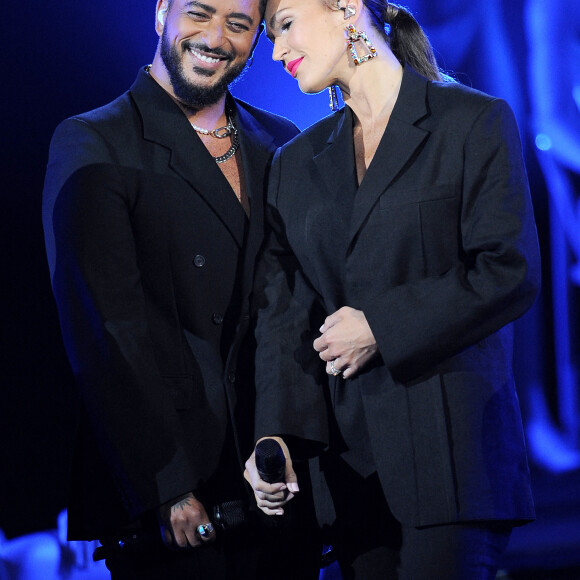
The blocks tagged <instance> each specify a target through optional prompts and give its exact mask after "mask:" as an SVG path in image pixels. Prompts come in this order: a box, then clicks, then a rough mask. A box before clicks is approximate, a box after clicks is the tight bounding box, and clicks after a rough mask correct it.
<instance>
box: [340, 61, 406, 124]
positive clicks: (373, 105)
mask: <svg viewBox="0 0 580 580" xmlns="http://www.w3.org/2000/svg"><path fill="white" fill-rule="evenodd" d="M385 52H386V55H385V56H382V55H381V56H379V57H377V58H376V59H373V60H372V61H369V62H367V63H363V64H361V65H360V66H358V67H356V69H355V70H354V72H353V73H352V74H351V76H350V78H349V80H348V83H345V84H344V86H343V85H342V83H341V84H340V88H341V90H342V93H343V97H344V102H345V103H346V104H347V105H348V106H349V107H350V108H351V109H352V111H353V113H354V114H355V117H356V120H357V122H358V123H360V124H361V125H362V126H363V127H365V126H370V127H374V126H377V125H382V124H385V125H386V123H387V121H388V119H389V118H390V116H391V112H392V110H393V108H394V106H395V103H396V101H397V97H398V96H399V89H400V87H401V80H402V78H403V67H402V66H401V65H400V63H399V61H398V60H397V59H396V58H395V56H394V55H393V54H392V53H391V52H390V51H385Z"/></svg>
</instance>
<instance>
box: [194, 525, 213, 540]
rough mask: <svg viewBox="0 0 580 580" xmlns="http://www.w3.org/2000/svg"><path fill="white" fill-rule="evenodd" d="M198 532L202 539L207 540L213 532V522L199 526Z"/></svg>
mask: <svg viewBox="0 0 580 580" xmlns="http://www.w3.org/2000/svg"><path fill="white" fill-rule="evenodd" d="M197 533H198V534H199V537H200V538H201V539H202V540H207V539H209V537H210V536H211V534H212V533H213V524H212V523H211V522H209V523H207V524H202V525H201V526H197Z"/></svg>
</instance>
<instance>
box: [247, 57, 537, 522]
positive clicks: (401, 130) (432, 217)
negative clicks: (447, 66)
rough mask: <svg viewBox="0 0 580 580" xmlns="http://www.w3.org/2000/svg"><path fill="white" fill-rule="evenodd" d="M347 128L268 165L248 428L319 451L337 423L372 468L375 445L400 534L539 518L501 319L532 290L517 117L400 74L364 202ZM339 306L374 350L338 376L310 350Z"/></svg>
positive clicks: (460, 91)
mask: <svg viewBox="0 0 580 580" xmlns="http://www.w3.org/2000/svg"><path fill="white" fill-rule="evenodd" d="M352 127H353V114H352V112H351V111H350V109H349V108H348V107H345V108H343V109H342V110H341V111H339V112H337V113H335V114H334V115H331V116H330V117H328V118H326V119H323V120H322V121H320V122H319V123H318V124H316V125H315V126H313V127H311V128H309V129H308V130H306V131H304V132H303V133H302V134H301V135H299V136H298V137H297V138H295V139H294V140H293V141H291V142H290V143H288V144H287V145H286V146H284V147H282V148H281V149H280V150H279V151H278V152H277V154H276V157H275V159H274V162H273V166H272V171H271V178H270V185H269V193H268V206H269V207H268V213H269V215H270V226H271V228H270V229H271V233H270V234H269V235H268V239H269V241H268V242H267V245H266V247H265V251H264V255H263V258H262V260H261V265H260V267H259V283H258V287H260V288H261V290H260V292H259V298H258V300H257V307H258V326H257V335H256V337H257V340H258V354H257V362H256V364H257V370H256V377H257V382H256V388H257V412H256V417H257V433H256V435H257V436H262V435H266V434H268V433H279V434H287V435H293V436H295V438H300V439H301V440H302V441H310V442H318V444H319V446H321V447H322V446H324V445H327V444H328V438H329V430H330V429H329V419H328V416H332V418H333V419H332V420H335V419H336V421H337V423H338V430H336V429H335V430H330V431H332V432H333V433H334V434H336V432H337V431H338V432H340V434H341V435H343V439H345V441H340V443H336V441H335V442H334V445H335V449H334V451H335V452H336V453H341V454H342V456H343V457H344V458H345V460H346V461H347V462H348V463H349V464H350V465H351V466H352V467H353V468H355V469H357V470H359V472H360V473H361V475H368V472H367V471H365V469H368V465H365V462H364V460H365V457H366V455H367V454H368V453H367V452H368V446H370V453H371V462H372V463H374V466H375V467H376V469H377V471H378V474H379V477H380V481H381V483H382V486H383V489H384V491H385V494H386V498H387V500H388V503H389V505H390V507H391V509H392V511H393V513H394V514H395V516H396V517H397V518H398V519H399V520H400V521H401V522H403V523H405V524H407V525H415V526H419V525H431V524H440V523H446V522H453V521H467V520H481V519H513V520H527V519H529V518H533V516H534V510H533V502H532V498H531V493H530V485H529V483H530V482H529V471H528V464H527V459H526V451H525V443H524V435H523V429H522V422H521V417H520V410H519V406H518V402H517V396H516V391H515V386H514V378H513V372H512V341H513V326H512V322H513V321H514V320H515V319H517V318H518V317H519V316H520V315H522V314H523V313H524V312H525V311H526V310H527V309H528V308H529V307H530V306H531V304H532V303H533V301H534V299H535V297H536V295H537V292H538V289H539V277H540V264H539V251H538V243H537V235H536V229H535V224H534V219H533V212H532V206H531V202H530V195H529V189H528V182H527V177H526V172H525V168H524V164H523V159H522V151H521V143H520V139H519V134H518V130H517V127H516V123H515V121H514V117H513V114H512V112H511V110H510V108H509V107H508V105H507V104H506V103H505V102H503V101H502V100H499V99H495V98H492V97H490V96H487V95H484V94H482V93H479V92H476V91H474V90H471V89H469V88H466V87H464V86H461V85H460V84H455V83H438V82H428V81H427V80H426V79H424V78H423V77H421V76H420V75H418V74H416V73H415V72H414V71H413V70H412V69H410V68H409V67H406V68H405V69H404V75H403V81H402V86H401V89H400V94H399V96H398V99H397V102H396V104H395V107H394V110H393V112H392V115H391V118H390V120H389V123H388V125H387V128H386V131H385V133H384V136H383V138H382V140H381V142H380V145H379V147H378V150H377V152H376V155H375V157H374V159H373V161H372V163H371V165H370V166H369V168H368V171H367V173H366V175H365V177H364V179H363V181H362V183H361V185H360V188H358V191H356V170H355V163H354V150H353V141H352ZM353 183H354V188H353V186H352V184H353ZM342 195H345V196H349V195H352V196H353V201H352V210H351V212H350V216H349V219H348V220H347V222H346V223H347V225H346V226H345V227H344V228H342V229H340V230H338V229H334V230H330V229H329V228H328V227H325V222H326V221H330V222H332V223H336V220H331V219H329V216H330V215H331V214H332V212H336V211H340V203H339V202H340V201H341V199H340V196H342ZM337 272H338V274H337ZM337 279H339V280H340V283H337ZM345 305H346V306H350V307H353V308H356V309H360V310H362V311H363V312H364V314H365V316H366V318H367V320H368V322H369V324H370V327H371V329H372V331H373V333H374V336H375V338H376V340H377V343H378V348H379V357H377V359H375V360H374V361H373V362H372V363H370V364H369V365H368V366H367V368H366V369H364V371H363V372H362V373H361V374H360V375H359V376H358V377H357V378H354V379H352V380H351V379H349V380H347V381H344V380H343V379H342V378H340V377H338V378H336V379H334V378H328V377H327V376H326V375H325V374H324V363H323V362H322V361H320V359H319V358H318V355H317V353H315V352H314V351H313V349H312V342H311V341H312V340H313V338H315V337H316V336H318V332H317V330H316V329H318V328H319V327H320V325H321V324H322V322H323V321H324V317H325V316H326V315H327V314H330V313H332V312H334V311H336V310H337V309H338V308H340V307H342V306H345ZM365 425H366V426H367V427H368V437H367V435H366V429H365ZM348 437H350V439H349V438H348ZM341 445H342V447H341ZM331 447H332V446H331ZM313 448H314V446H313V447H312V448H311V449H313Z"/></svg>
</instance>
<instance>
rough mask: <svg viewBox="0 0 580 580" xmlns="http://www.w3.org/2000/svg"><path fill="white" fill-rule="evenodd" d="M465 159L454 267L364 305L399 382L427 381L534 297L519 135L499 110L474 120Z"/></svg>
mask: <svg viewBox="0 0 580 580" xmlns="http://www.w3.org/2000/svg"><path fill="white" fill-rule="evenodd" d="M463 155H464V173H463V178H462V199H461V210H460V215H458V216H457V220H458V223H459V240H458V247H457V259H456V262H455V264H454V265H453V266H452V267H451V268H449V270H448V271H446V272H445V273H444V274H442V275H439V276H432V277H426V278H423V279H419V280H415V281H412V282H409V283H405V284H402V285H400V286H397V287H394V288H392V289H389V290H387V291H386V292H383V293H381V294H380V295H375V296H371V297H369V298H368V299H367V300H363V301H362V303H361V309H362V310H363V311H364V312H365V315H366V317H367V320H368V321H369V325H370V327H371V329H372V330H373V333H374V335H375V338H376V339H377V343H378V345H379V350H380V353H381V355H382V358H383V360H384V362H385V364H386V365H387V366H388V367H389V368H390V369H391V371H392V372H393V374H394V375H395V376H397V378H399V379H403V380H408V379H410V378H414V377H416V376H419V375H421V374H423V373H424V372H426V371H427V370H428V369H429V368H431V367H432V366H433V365H435V364H438V363H439V362H441V361H442V360H444V359H446V358H447V357H450V356H452V355H454V354H456V353H458V352H460V351H461V350H463V349H464V348H466V347H468V346H470V345H473V344H475V343H477V342H479V341H481V340H482V339H484V338H485V337H487V336H488V335H490V334H492V333H494V332H496V331H497V330H499V329H500V328H502V327H503V326H505V325H506V324H508V323H510V322H512V321H513V320H515V319H516V318H518V317H519V316H521V315H522V314H523V313H524V312H525V311H526V310H527V309H528V308H530V306H531V305H532V303H533V302H534V300H535V298H536V296H537V293H538V291H539V286H540V257H539V248H538V240H537V233H536V227H535V222H534V218H533V210H532V204H531V199H530V192H529V187H528V180H527V176H526V171H525V167H524V161H523V156H522V148H521V142H520V137H519V132H518V128H517V125H516V122H515V119H514V116H513V113H512V111H511V109H510V108H509V106H508V105H507V104H506V103H505V102H504V101H502V100H499V99H494V100H491V101H489V102H488V104H487V105H486V106H485V107H484V108H483V110H482V111H481V112H480V113H479V115H478V116H477V117H476V118H475V120H474V122H473V125H472V127H471V129H470V131H469V132H468V135H467V138H466V140H465V142H464V146H463ZM443 162H444V159H443ZM428 251H429V249H428V248H427V249H426V256H427V258H426V259H428V256H429V254H428Z"/></svg>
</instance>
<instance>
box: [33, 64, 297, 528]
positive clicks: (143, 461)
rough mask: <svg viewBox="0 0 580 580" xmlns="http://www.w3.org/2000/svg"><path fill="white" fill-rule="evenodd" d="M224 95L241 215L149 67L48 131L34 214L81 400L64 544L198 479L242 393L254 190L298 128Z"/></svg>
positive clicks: (213, 460)
mask: <svg viewBox="0 0 580 580" xmlns="http://www.w3.org/2000/svg"><path fill="white" fill-rule="evenodd" d="M228 99H229V103H230V106H231V108H232V109H233V114H234V119H235V124H236V126H237V127H238V129H239V133H240V135H239V138H240V150H241V155H242V159H243V166H244V177H245V180H246V187H247V192H248V195H249V198H250V205H251V218H250V220H249V222H248V219H247V218H246V215H245V213H244V211H243V209H242V207H241V205H240V203H239V202H238V200H237V199H236V197H235V195H234V193H233V192H232V189H231V187H230V186H229V184H228V182H227V180H226V179H225V177H224V176H223V174H222V173H221V171H220V170H219V168H218V167H217V165H216V163H215V162H214V160H213V158H212V157H211V156H210V154H209V153H208V151H207V150H206V149H205V147H204V146H203V144H202V143H201V141H200V140H199V139H198V138H197V136H196V133H195V131H194V130H193V129H192V127H191V125H190V124H189V122H188V121H187V119H186V117H185V115H183V113H182V112H181V110H180V109H179V107H178V106H177V105H176V104H175V103H174V101H173V100H172V99H171V98H170V97H169V96H168V95H167V93H166V92H165V91H164V90H163V89H162V88H161V87H160V86H159V85H158V84H157V83H156V82H155V81H154V80H153V79H152V78H150V77H149V76H148V75H147V74H146V73H145V72H144V71H140V73H139V75H138V77H137V80H136V82H135V83H134V85H133V86H132V87H131V89H130V90H129V91H128V92H127V93H126V94H124V95H122V96H121V97H119V98H118V99H117V100H115V101H114V102H112V103H110V104H109V105H107V106H105V107H103V108H100V109H97V110H95V111H92V112H89V113H86V114H84V115H79V116H77V117H73V118H71V119H68V120H66V121H64V122H63V123H62V124H61V125H60V126H59V127H58V128H57V130H56V132H55V134H54V137H53V141H52V144H51V150H50V160H49V164H48V171H47V176H46V182H45V189H44V202H43V219H44V227H45V236H46V246H47V253H48V259H49V264H50V270H51V276H52V284H53V290H54V294H55V297H56V301H57V305H58V311H59V316H60V321H61V327H62V333H63V337H64V341H65V346H66V349H67V353H68V356H69V359H70V362H71V365H72V367H73V371H74V374H75V376H76V378H77V380H78V383H79V386H80V390H81V394H82V411H81V421H80V427H79V435H78V442H77V448H76V452H75V457H74V465H73V470H72V480H71V497H70V505H69V533H70V536H71V538H81V539H82V538H94V537H96V536H98V535H102V534H103V533H107V530H111V529H114V528H117V527H119V526H122V525H125V524H126V523H128V522H129V521H131V520H134V519H135V518H137V517H138V516H140V515H141V514H143V513H144V512H147V511H148V510H151V509H153V508H155V507H157V506H159V505H160V504H161V503H163V502H165V501H168V500H170V499H172V498H175V497H176V496H179V495H181V494H183V493H186V492H187V491H191V490H194V489H196V488H197V487H198V486H199V485H200V484H201V483H203V482H204V481H206V480H207V478H208V477H209V476H210V475H211V474H212V473H213V472H214V470H215V468H216V465H217V463H218V459H219V457H220V452H221V450H222V446H223V442H224V439H225V435H226V426H227V422H228V403H229V405H230V410H232V409H234V408H236V400H237V399H238V397H240V398H242V399H244V402H247V401H246V399H247V397H250V396H251V397H252V400H253V385H252V384H251V380H250V378H249V377H248V376H247V375H248V373H249V369H246V370H245V372H243V371H242V370H241V369H240V368H239V364H238V362H239V357H238V356H237V355H238V353H239V352H240V349H242V348H244V345H245V343H244V340H245V336H246V331H247V328H248V325H249V312H248V297H249V294H250V291H251V282H252V278H253V274H254V259H255V255H256V252H257V250H258V248H259V246H260V244H261V242H262V238H263V197H264V195H265V184H266V183H267V172H268V168H269V164H270V162H271V158H272V155H273V153H274V151H275V149H276V147H278V146H279V145H281V144H283V143H284V142H286V141H287V140H288V139H289V138H291V137H293V136H294V135H296V134H297V132H298V130H297V129H296V127H295V126H294V125H293V124H292V123H290V122H289V121H288V120H286V119H283V118H281V117H277V116H274V115H272V114H269V113H267V112H265V111H261V110H259V109H256V108H254V107H251V106H250V105H247V104H246V103H243V102H241V101H238V100H234V99H232V98H231V97H228ZM246 346H247V345H246ZM246 356H247V354H246ZM251 356H252V358H253V353H251ZM245 362H251V361H242V363H245ZM242 366H243V365H242ZM245 366H246V367H250V366H251V365H249V364H246V365H245ZM250 438H251V434H250V436H249V437H248V439H250ZM239 477H240V478H241V477H242V475H241V470H240V472H239ZM228 499H229V498H228Z"/></svg>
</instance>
